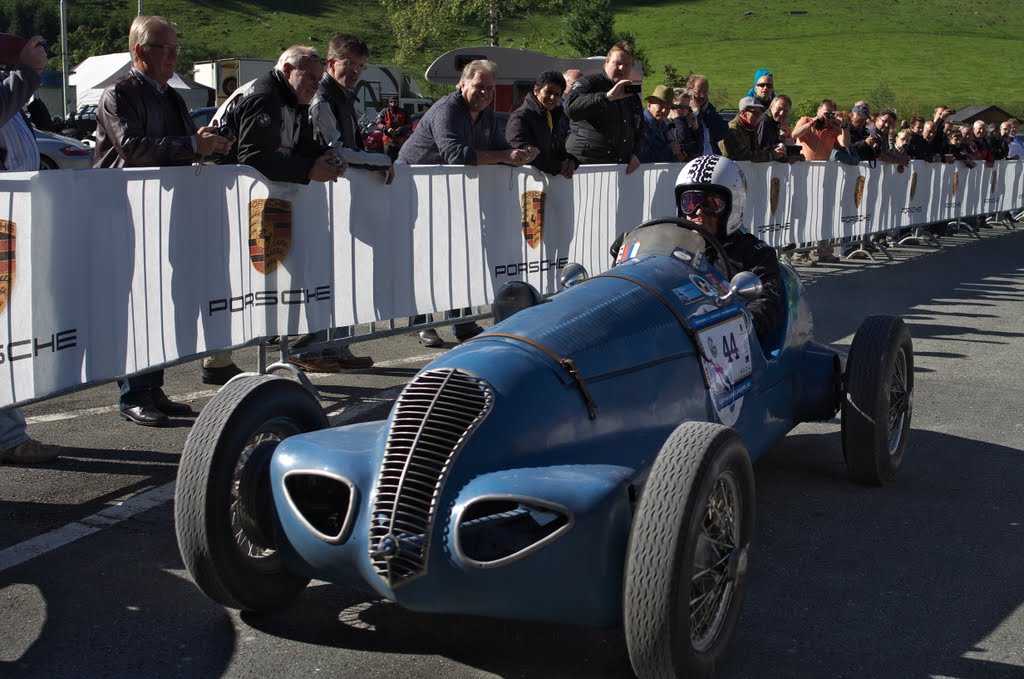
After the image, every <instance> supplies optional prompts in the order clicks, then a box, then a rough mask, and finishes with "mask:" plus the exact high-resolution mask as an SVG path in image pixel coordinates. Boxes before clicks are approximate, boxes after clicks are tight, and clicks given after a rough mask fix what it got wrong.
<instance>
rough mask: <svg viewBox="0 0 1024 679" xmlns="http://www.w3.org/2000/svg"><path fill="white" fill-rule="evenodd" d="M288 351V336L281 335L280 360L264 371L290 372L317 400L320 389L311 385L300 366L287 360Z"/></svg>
mask: <svg viewBox="0 0 1024 679" xmlns="http://www.w3.org/2000/svg"><path fill="white" fill-rule="evenodd" d="M289 353H290V352H289V350H288V336H287V335H281V360H280V361H278V362H277V363H272V364H271V365H268V366H267V369H266V372H267V373H272V372H278V371H283V372H290V373H292V374H293V375H295V378H296V379H297V380H298V381H299V384H301V385H302V386H303V387H305V388H306V390H307V391H308V392H309V393H310V394H312V395H313V397H314V398H315V399H317V400H318V401H319V400H320V390H319V389H317V388H316V387H315V386H314V385H313V382H312V380H310V379H309V376H308V375H306V373H304V372H303V371H302V368H300V367H298V366H297V365H295V364H294V363H289V362H288V355H289Z"/></svg>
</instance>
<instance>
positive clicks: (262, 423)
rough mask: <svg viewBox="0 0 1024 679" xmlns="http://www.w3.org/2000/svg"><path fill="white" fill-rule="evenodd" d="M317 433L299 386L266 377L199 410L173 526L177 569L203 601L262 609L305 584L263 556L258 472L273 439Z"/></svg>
mask: <svg viewBox="0 0 1024 679" xmlns="http://www.w3.org/2000/svg"><path fill="white" fill-rule="evenodd" d="M327 426H328V424H327V418H326V416H325V415H324V413H323V409H322V408H321V407H320V404H319V403H317V401H316V399H315V398H314V397H313V396H312V395H311V394H310V393H309V392H308V391H307V390H306V389H305V388H303V387H302V386H301V385H299V384H298V383H296V382H292V381H291V380H286V379H283V378H280V377H272V376H269V375H258V376H255V377H246V378H243V379H238V380H234V381H232V382H231V383H230V384H228V385H226V386H225V387H224V388H223V389H221V390H220V392H218V394H217V395H216V396H215V397H214V398H213V400H211V401H210V402H209V403H208V404H207V406H206V407H205V408H203V411H202V412H201V413H200V414H199V417H198V418H197V419H196V423H195V425H194V426H193V427H192V432H191V433H190V434H189V437H188V440H187V441H186V442H185V449H184V451H183V452H182V456H181V464H180V465H179V467H178V483H177V489H176V492H175V498H174V525H175V531H176V533H177V536H178V549H179V550H180V551H181V558H182V560H183V561H184V562H185V567H186V568H188V572H189V573H190V574H191V575H192V578H193V579H194V580H195V582H196V585H198V586H199V589H201V590H202V591H203V593H204V594H206V595H207V596H208V597H210V598H211V599H213V600H214V601H217V602H218V603H220V604H222V605H224V606H227V607H229V608H238V609H242V610H248V611H268V610H274V609H277V608H281V607H282V606H284V605H286V604H288V603H290V602H291V601H292V600H293V599H294V598H295V597H296V596H298V594H299V592H301V591H302V590H303V588H305V586H306V585H307V584H308V583H309V580H308V578H301V577H298V576H295V575H292V574H290V573H288V572H287V571H286V570H285V569H284V566H283V564H282V562H281V558H280V554H279V553H278V552H277V551H275V550H274V549H273V547H274V544H273V541H274V538H275V532H276V531H275V528H274V523H275V522H276V518H275V515H274V511H273V501H272V499H271V497H270V481H269V474H268V467H269V462H270V454H271V453H272V452H273V449H274V448H275V447H276V446H277V444H278V443H280V441H282V440H284V439H285V438H287V437H288V436H291V435H293V434H299V433H303V432H309V431H316V430H318V429H323V428H325V427H327ZM236 536H237V537H236Z"/></svg>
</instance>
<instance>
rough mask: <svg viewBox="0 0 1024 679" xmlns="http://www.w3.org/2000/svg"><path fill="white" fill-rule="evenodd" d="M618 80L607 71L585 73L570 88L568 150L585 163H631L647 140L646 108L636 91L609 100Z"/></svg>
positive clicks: (568, 99) (567, 99)
mask: <svg viewBox="0 0 1024 679" xmlns="http://www.w3.org/2000/svg"><path fill="white" fill-rule="evenodd" d="M614 85H615V83H613V82H612V79H611V78H609V77H608V76H607V75H605V74H604V73H593V74H591V75H585V76H583V77H582V78H580V79H579V80H577V81H576V82H574V83H573V85H572V87H571V88H569V92H568V94H566V96H565V112H566V113H567V114H568V115H569V138H568V140H566V142H565V150H566V151H568V152H569V153H571V154H572V155H573V156H574V157H576V158H577V159H578V160H579V162H580V163H581V164H583V165H597V164H601V163H608V164H615V163H628V162H629V157H630V156H632V155H636V156H637V157H639V156H640V150H641V149H642V148H643V143H644V108H643V105H642V104H641V103H640V97H638V96H637V95H635V94H632V95H629V96H627V97H623V98H622V99H616V100H615V101H610V100H609V99H608V97H606V96H605V94H606V93H607V92H608V90H610V89H611V88H612V87H613V86H614Z"/></svg>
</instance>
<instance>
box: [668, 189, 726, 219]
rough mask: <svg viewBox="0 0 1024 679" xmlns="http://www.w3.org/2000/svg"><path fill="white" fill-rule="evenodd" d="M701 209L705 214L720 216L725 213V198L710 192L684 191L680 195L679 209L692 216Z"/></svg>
mask: <svg viewBox="0 0 1024 679" xmlns="http://www.w3.org/2000/svg"><path fill="white" fill-rule="evenodd" d="M697 208H700V209H701V211H702V212H704V214H707V215H720V214H722V213H723V212H725V198H723V197H722V196H721V195H720V194H718V193H711V192H710V191H683V192H682V193H680V194H679V209H680V210H681V211H682V213H683V214H684V215H692V214H694V213H695V212H697Z"/></svg>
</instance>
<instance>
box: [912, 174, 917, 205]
mask: <svg viewBox="0 0 1024 679" xmlns="http://www.w3.org/2000/svg"><path fill="white" fill-rule="evenodd" d="M915 193H917V173H916V172H912V173H911V174H910V200H914V194H915Z"/></svg>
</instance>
